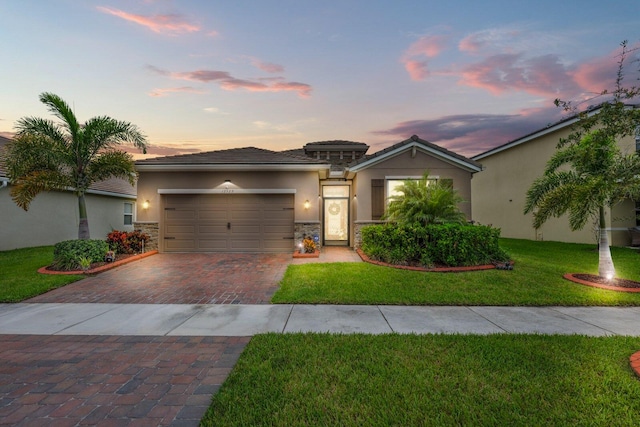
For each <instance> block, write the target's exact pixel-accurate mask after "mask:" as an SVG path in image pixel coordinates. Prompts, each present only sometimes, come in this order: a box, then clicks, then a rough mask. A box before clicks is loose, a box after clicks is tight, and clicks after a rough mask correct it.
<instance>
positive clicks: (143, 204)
mask: <svg viewBox="0 0 640 427" xmlns="http://www.w3.org/2000/svg"><path fill="white" fill-rule="evenodd" d="M142 209H145V210H147V209H149V201H148V200H145V201H144V202H142Z"/></svg>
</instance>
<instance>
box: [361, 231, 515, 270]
mask: <svg viewBox="0 0 640 427" xmlns="http://www.w3.org/2000/svg"><path fill="white" fill-rule="evenodd" d="M499 238H500V230H499V229H497V228H492V227H487V226H483V225H467V224H438V225H436V224H432V225H428V226H425V227H419V226H414V227H412V226H406V225H399V224H384V225H371V226H368V227H365V228H363V229H362V251H363V252H364V253H366V254H367V256H369V257H370V258H372V259H376V260H379V261H384V262H388V263H390V264H409V265H422V266H425V267H432V266H433V265H442V266H448V267H458V266H470V265H482V264H490V263H493V262H500V261H506V260H508V258H509V257H508V255H507V254H506V253H505V252H504V251H503V250H502V249H501V248H500V246H499V244H498V239H499Z"/></svg>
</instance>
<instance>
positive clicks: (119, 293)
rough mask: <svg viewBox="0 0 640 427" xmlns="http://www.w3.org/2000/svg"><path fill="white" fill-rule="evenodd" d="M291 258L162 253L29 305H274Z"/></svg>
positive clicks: (63, 289)
mask: <svg viewBox="0 0 640 427" xmlns="http://www.w3.org/2000/svg"><path fill="white" fill-rule="evenodd" d="M291 262H292V257H291V254H282V253H279V254H213V253H206V254H157V255H153V256H150V257H148V258H143V259H141V260H138V261H134V262H132V263H129V264H126V265H123V266H121V267H118V268H115V269H113V270H108V271H106V272H103V273H100V274H98V275H96V276H92V277H87V278H86V279H82V280H80V281H78V282H75V283H71V284H69V285H67V286H64V287H62V288H59V289H56V290H53V291H50V292H47V293H46V294H43V295H39V296H37V297H35V298H31V299H30V300H28V301H25V302H33V303H41V302H56V303H116V304H269V301H270V300H271V296H272V295H273V294H274V293H275V291H276V290H277V289H278V283H279V282H280V280H281V279H282V277H283V275H284V272H285V270H286V269H287V266H288V265H289V264H290V263H291Z"/></svg>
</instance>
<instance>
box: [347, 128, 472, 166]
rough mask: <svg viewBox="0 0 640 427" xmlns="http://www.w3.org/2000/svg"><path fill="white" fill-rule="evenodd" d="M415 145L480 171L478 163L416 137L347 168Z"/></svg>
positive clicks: (357, 161) (370, 155)
mask: <svg viewBox="0 0 640 427" xmlns="http://www.w3.org/2000/svg"><path fill="white" fill-rule="evenodd" d="M415 143H418V144H420V145H423V146H424V147H426V148H428V149H430V151H432V152H435V153H436V154H441V155H442V156H444V157H448V158H453V159H454V160H456V161H457V162H459V163H462V164H466V165H469V166H470V167H472V168H473V169H478V170H479V169H481V168H482V165H481V164H480V163H478V162H476V161H475V160H472V159H470V158H468V157H465V156H463V155H461V154H458V153H455V152H453V151H450V150H447V149H446V148H444V147H440V146H439V145H436V144H433V143H431V142H429V141H426V140H424V139H420V137H419V136H418V135H413V136H412V137H411V138H409V139H406V140H404V141H402V142H399V143H397V144H394V145H392V146H390V147H387V148H385V149H383V150H380V151H377V152H375V153H373V154H368V155H366V156H362V157H361V158H360V159H358V160H355V161H353V162H351V163H349V168H353V167H355V166H358V165H362V164H363V163H367V162H371V161H374V160H375V159H376V158H377V157H385V155H387V154H389V153H391V152H393V151H397V150H398V149H400V148H402V147H404V146H406V145H413V144H415Z"/></svg>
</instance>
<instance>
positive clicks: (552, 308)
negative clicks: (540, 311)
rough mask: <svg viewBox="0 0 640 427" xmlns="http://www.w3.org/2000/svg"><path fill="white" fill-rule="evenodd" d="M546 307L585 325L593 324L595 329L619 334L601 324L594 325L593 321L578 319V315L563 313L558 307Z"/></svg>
mask: <svg viewBox="0 0 640 427" xmlns="http://www.w3.org/2000/svg"><path fill="white" fill-rule="evenodd" d="M548 308H549V309H551V310H553V311H555V312H556V313H559V314H561V315H563V316H567V317H570V318H572V319H574V320H577V321H579V322H582V323H584V324H587V325H590V326H593V327H594V328H597V329H600V330H603V331H605V332H607V333H610V334H612V335H616V336H619V335H620V334H617V333H615V332H613V331H610V330H608V329H605V328H603V327H602V326H598V325H596V324H595V323H591V322H587V321H586V320H583V319H580V318H578V317H575V316H572V315H570V314H568V313H563V312H562V311H560V310H558V307H548ZM577 308H580V307H577Z"/></svg>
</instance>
